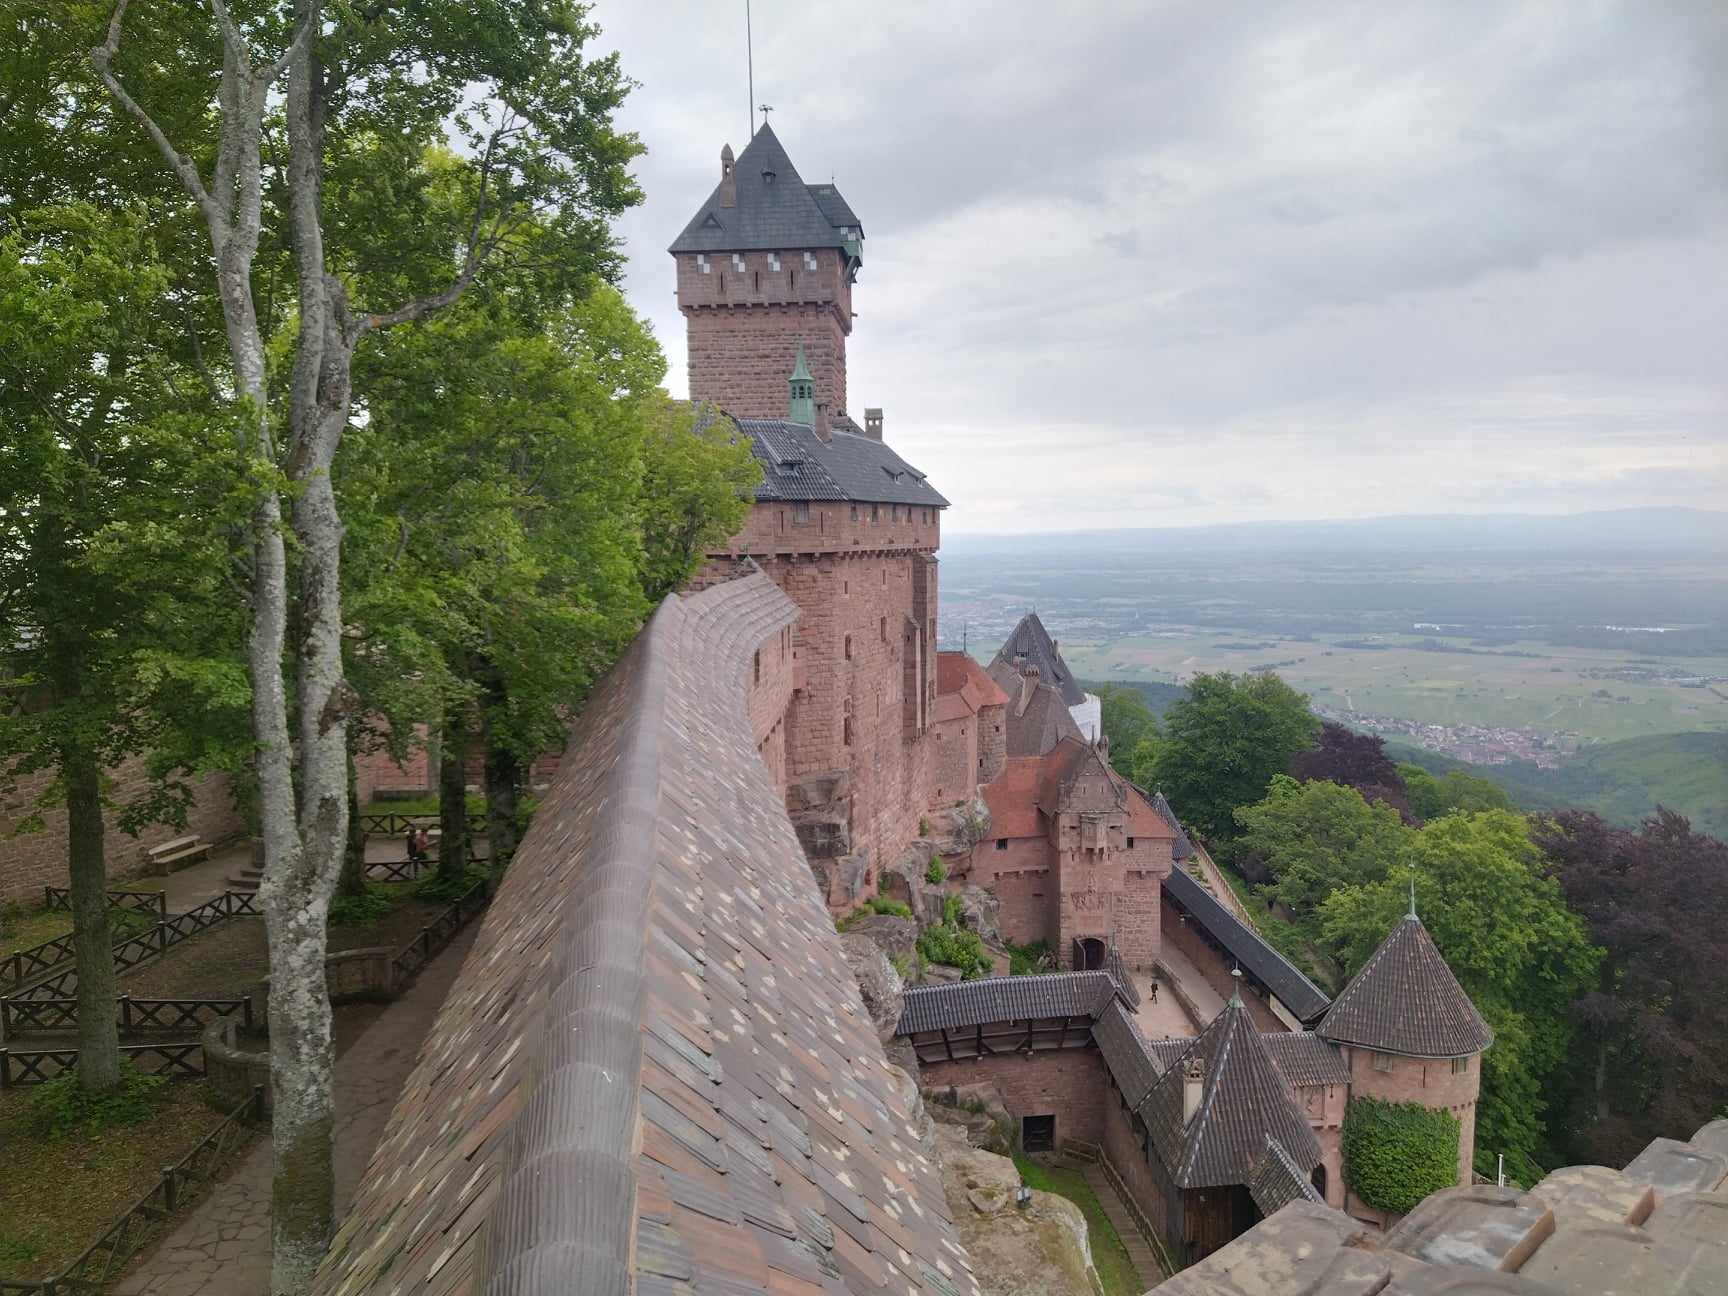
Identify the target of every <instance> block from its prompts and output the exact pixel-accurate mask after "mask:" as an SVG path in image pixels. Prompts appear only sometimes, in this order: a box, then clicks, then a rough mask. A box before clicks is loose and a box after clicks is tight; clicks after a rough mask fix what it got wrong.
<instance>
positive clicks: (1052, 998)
mask: <svg viewBox="0 0 1728 1296" xmlns="http://www.w3.org/2000/svg"><path fill="white" fill-rule="evenodd" d="M1117 993H1118V990H1117V985H1116V982H1115V979H1114V978H1112V977H1111V975H1110V974H1109V973H1108V972H1046V973H1044V974H1043V975H1041V976H1010V977H985V978H983V979H982V980H978V981H951V982H949V983H948V984H946V985H933V986H914V987H913V988H912V989H910V990H908V991H907V992H906V995H905V998H904V999H903V1000H902V1001H901V1005H900V1023H899V1025H898V1026H896V1027H895V1030H896V1032H897V1033H899V1034H901V1035H914V1034H917V1033H918V1032H920V1031H933V1030H959V1029H963V1028H965V1027H968V1026H980V1025H989V1024H990V1023H992V1022H1010V1021H1036V1020H1038V1019H1040V1018H1045V1017H1095V1016H1097V1014H1098V1013H1099V1012H1101V1011H1102V1010H1103V1009H1104V1007H1105V1006H1106V1005H1108V1004H1109V1003H1111V1002H1112V1001H1113V1000H1114V999H1115V998H1116V995H1117Z"/></svg>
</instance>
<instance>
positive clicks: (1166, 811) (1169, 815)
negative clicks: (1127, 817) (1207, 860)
mask: <svg viewBox="0 0 1728 1296" xmlns="http://www.w3.org/2000/svg"><path fill="white" fill-rule="evenodd" d="M1135 786H1137V787H1138V786H1139V785H1138V784H1136V785H1135ZM1140 795H1141V796H1144V797H1146V798H1147V799H1148V800H1150V801H1151V802H1152V808H1153V809H1154V810H1156V811H1157V812H1158V815H1159V817H1160V818H1162V819H1163V820H1164V822H1165V823H1167V824H1169V825H1170V826H1171V827H1172V828H1173V829H1175V830H1176V845H1175V846H1174V847H1173V848H1172V849H1173V851H1174V854H1175V858H1176V862H1177V863H1178V864H1180V863H1181V862H1182V861H1183V860H1185V859H1192V858H1193V857H1194V843H1193V842H1191V841H1189V840H1188V830H1187V829H1185V828H1184V827H1183V826H1182V821H1181V820H1180V819H1178V818H1177V817H1176V812H1175V811H1174V810H1172V809H1171V808H1170V803H1169V802H1168V801H1166V800H1165V799H1164V794H1163V793H1162V792H1150V793H1149V792H1147V791H1146V789H1145V788H1140Z"/></svg>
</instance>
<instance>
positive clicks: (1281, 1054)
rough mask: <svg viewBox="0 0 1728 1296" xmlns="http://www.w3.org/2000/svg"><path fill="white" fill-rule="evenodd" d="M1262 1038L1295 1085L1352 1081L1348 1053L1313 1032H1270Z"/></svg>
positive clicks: (1275, 1060) (1285, 1074)
mask: <svg viewBox="0 0 1728 1296" xmlns="http://www.w3.org/2000/svg"><path fill="white" fill-rule="evenodd" d="M1260 1038H1261V1039H1263V1040H1265V1041H1266V1048H1267V1051H1268V1052H1270V1053H1271V1054H1272V1060H1273V1061H1274V1062H1276V1063H1277V1064H1278V1069H1279V1070H1280V1071H1282V1072H1283V1073H1284V1078H1285V1079H1286V1080H1288V1081H1289V1082H1290V1083H1291V1084H1293V1085H1297V1086H1302V1085H1341V1084H1349V1083H1350V1068H1349V1067H1347V1066H1346V1065H1345V1064H1344V1055H1343V1054H1341V1053H1340V1052H1339V1051H1338V1050H1337V1049H1336V1048H1335V1047H1334V1046H1333V1045H1331V1044H1328V1043H1327V1042H1326V1041H1325V1040H1323V1039H1321V1038H1320V1037H1319V1036H1318V1035H1316V1034H1315V1033H1314V1032H1313V1031H1266V1032H1264V1033H1263V1034H1262V1035H1261V1037H1260Z"/></svg>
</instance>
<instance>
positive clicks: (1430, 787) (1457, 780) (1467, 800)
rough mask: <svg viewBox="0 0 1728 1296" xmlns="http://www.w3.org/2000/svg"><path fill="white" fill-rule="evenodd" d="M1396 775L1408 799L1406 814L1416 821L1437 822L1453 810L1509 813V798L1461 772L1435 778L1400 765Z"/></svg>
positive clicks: (1488, 782)
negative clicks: (1408, 804)
mask: <svg viewBox="0 0 1728 1296" xmlns="http://www.w3.org/2000/svg"><path fill="white" fill-rule="evenodd" d="M1398 773H1399V775H1400V776H1402V778H1403V779H1404V788H1405V790H1406V792H1408V794H1409V797H1410V812H1411V813H1412V814H1414V815H1415V816H1416V817H1417V818H1418V819H1422V820H1428V819H1438V818H1440V817H1441V816H1442V815H1448V814H1451V813H1452V812H1453V811H1454V810H1464V811H1468V812H1475V811H1478V810H1510V809H1512V798H1511V797H1510V796H1508V795H1507V794H1506V790H1505V789H1504V788H1502V787H1501V786H1499V784H1497V783H1494V782H1493V781H1492V780H1489V779H1485V778H1479V777H1478V776H1476V775H1474V774H1469V773H1466V772H1465V771H1464V770H1461V769H1453V770H1447V771H1446V772H1445V773H1443V774H1438V775H1436V774H1432V773H1430V772H1429V771H1428V770H1425V769H1423V768H1422V767H1421V766H1420V765H1411V764H1401V765H1399V766H1398Z"/></svg>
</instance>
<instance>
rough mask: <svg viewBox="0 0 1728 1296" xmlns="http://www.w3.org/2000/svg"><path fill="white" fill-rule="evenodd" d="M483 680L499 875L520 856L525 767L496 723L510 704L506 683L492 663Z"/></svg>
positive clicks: (490, 834) (490, 814) (489, 822)
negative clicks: (517, 849) (517, 845)
mask: <svg viewBox="0 0 1728 1296" xmlns="http://www.w3.org/2000/svg"><path fill="white" fill-rule="evenodd" d="M481 678H482V680H483V681H484V685H483V688H484V691H483V693H482V695H481V699H480V702H481V709H480V739H481V742H482V744H483V745H484V746H485V748H486V842H487V845H488V846H489V847H490V848H491V849H490V853H491V859H490V861H489V863H490V865H491V867H492V870H493V872H494V873H497V872H499V871H501V870H502V869H504V867H505V866H506V865H508V864H509V863H510V857H511V856H513V855H514V854H515V853H516V841H517V835H518V833H519V831H520V829H519V827H518V819H517V814H518V811H519V806H518V797H519V795H520V793H521V788H522V764H521V762H520V761H519V760H517V758H516V753H515V751H514V750H512V749H511V748H510V747H509V746H508V745H507V744H506V743H505V741H504V737H503V735H502V734H500V733H499V732H498V725H497V723H496V717H497V715H498V714H499V713H500V712H501V710H502V708H503V707H504V706H505V705H506V703H508V701H509V697H508V696H507V694H506V693H505V690H504V681H503V679H502V677H501V676H500V675H499V674H498V671H497V668H496V667H494V666H492V665H491V664H490V663H486V664H484V666H483V668H482V671H481Z"/></svg>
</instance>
